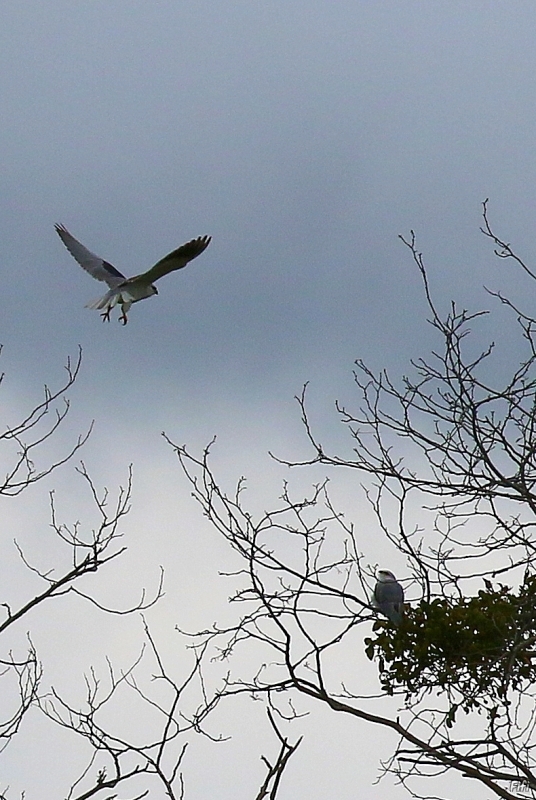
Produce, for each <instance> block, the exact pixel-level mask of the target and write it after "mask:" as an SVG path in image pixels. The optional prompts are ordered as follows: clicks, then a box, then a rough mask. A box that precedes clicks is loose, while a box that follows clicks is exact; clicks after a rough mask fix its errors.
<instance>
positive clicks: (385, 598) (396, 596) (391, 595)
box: [372, 569, 404, 625]
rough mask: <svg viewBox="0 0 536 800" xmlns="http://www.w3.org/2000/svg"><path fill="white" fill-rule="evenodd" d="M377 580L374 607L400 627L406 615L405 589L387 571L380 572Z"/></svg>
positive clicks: (381, 570) (373, 599)
mask: <svg viewBox="0 0 536 800" xmlns="http://www.w3.org/2000/svg"><path fill="white" fill-rule="evenodd" d="M377 578H378V581H377V583H376V586H375V587H374V594H373V597H372V605H373V606H374V607H375V608H377V609H378V611H381V613H382V614H385V616H386V617H387V618H388V619H390V620H391V622H392V623H394V624H395V625H400V623H401V622H402V616H403V614H404V589H403V588H402V586H401V585H400V584H399V583H398V581H397V579H396V578H395V576H394V575H393V573H392V572H389V570H387V569H380V570H378V574H377Z"/></svg>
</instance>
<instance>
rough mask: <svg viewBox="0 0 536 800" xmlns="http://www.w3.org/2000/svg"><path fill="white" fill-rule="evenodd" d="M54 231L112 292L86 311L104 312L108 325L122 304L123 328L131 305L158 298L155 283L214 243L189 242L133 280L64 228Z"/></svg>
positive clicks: (203, 238)
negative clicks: (116, 308)
mask: <svg viewBox="0 0 536 800" xmlns="http://www.w3.org/2000/svg"><path fill="white" fill-rule="evenodd" d="M55 228H56V232H57V234H58V236H59V237H60V239H61V240H62V242H63V244H64V245H65V247H66V248H67V250H68V251H69V253H70V254H71V255H72V256H73V258H75V259H76V261H78V263H79V264H80V266H81V267H83V268H84V269H85V270H86V272H89V274H90V275H92V276H93V277H94V278H96V279H97V280H98V281H104V282H105V283H107V284H108V286H109V287H110V291H109V292H106V294H105V295H104V297H101V299H100V300H95V302H93V303H88V304H87V306H86V308H98V309H103V312H102V314H101V316H102V318H103V320H108V322H109V321H110V312H111V310H112V308H113V307H114V306H116V305H117V304H118V303H119V305H120V306H121V312H122V313H121V316H120V317H119V319H120V321H121V322H122V323H123V325H126V324H127V322H128V319H127V311H128V310H129V308H130V306H131V305H132V303H137V302H138V300H145V298H146V297H151V296H152V295H153V294H158V289H157V288H156V286H154V285H153V283H154V281H157V280H158V279H159V278H162V277H163V276H164V275H167V274H168V272H173V271H174V270H176V269H182V268H183V267H185V266H186V264H188V262H189V261H192V259H194V258H196V257H197V256H198V255H200V254H201V253H202V252H203V250H206V248H207V247H208V246H209V244H210V241H211V239H212V237H211V236H198V238H197V239H192V240H191V241H190V242H187V243H186V244H183V245H181V247H179V248H178V249H177V250H173V252H171V253H168V255H167V256H164V258H161V259H160V261H157V263H156V264H155V265H154V267H151V269H149V270H147V272H142V273H141V275H135V276H134V277H133V278H125V276H124V275H123V274H122V273H121V272H119V270H117V269H116V268H115V267H113V266H112V265H111V264H109V263H108V262H107V261H104V260H103V259H102V258H99V256H96V255H95V254H94V253H92V252H91V251H90V250H87V249H86V248H85V247H84V245H83V244H80V242H79V241H78V240H77V239H75V238H74V236H71V234H70V233H69V231H68V230H67V228H65V227H64V226H63V225H55Z"/></svg>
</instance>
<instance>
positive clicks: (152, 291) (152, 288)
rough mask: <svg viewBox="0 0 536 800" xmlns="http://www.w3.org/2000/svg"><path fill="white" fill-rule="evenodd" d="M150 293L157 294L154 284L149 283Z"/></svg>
mask: <svg viewBox="0 0 536 800" xmlns="http://www.w3.org/2000/svg"><path fill="white" fill-rule="evenodd" d="M151 293H152V294H158V289H157V288H156V286H155V285H154V283H151Z"/></svg>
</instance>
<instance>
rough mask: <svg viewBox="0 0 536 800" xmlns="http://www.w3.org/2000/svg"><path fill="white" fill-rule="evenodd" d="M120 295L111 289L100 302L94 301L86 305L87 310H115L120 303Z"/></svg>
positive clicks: (100, 298)
mask: <svg viewBox="0 0 536 800" xmlns="http://www.w3.org/2000/svg"><path fill="white" fill-rule="evenodd" d="M118 298H119V295H118V294H117V291H116V290H115V289H110V291H109V292H106V294H105V295H104V297H99V299H98V300H93V301H92V302H91V303H87V304H86V308H93V309H103V308H105V309H106V310H108V309H109V308H113V307H114V306H115V305H116V304H117V301H118Z"/></svg>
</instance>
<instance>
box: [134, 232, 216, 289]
mask: <svg viewBox="0 0 536 800" xmlns="http://www.w3.org/2000/svg"><path fill="white" fill-rule="evenodd" d="M211 239H212V236H198V237H197V239H192V240H191V241H190V242H187V243H186V244H183V245H181V246H180V247H179V248H177V250H173V251H172V252H171V253H168V254H167V256H164V258H161V259H160V261H157V262H156V264H155V265H154V267H151V269H149V270H147V272H143V273H142V274H141V275H136V277H135V278H131V279H130V282H131V283H138V282H139V283H144V284H145V283H154V281H157V280H158V279H159V278H161V277H162V276H163V275H167V274H168V272H173V271H174V270H176V269H182V268H183V267H185V266H186V264H188V262H189V261H192V260H193V259H194V258H197V256H199V255H201V253H202V252H203V250H206V249H207V247H208V246H209V244H210V242H211Z"/></svg>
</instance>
